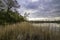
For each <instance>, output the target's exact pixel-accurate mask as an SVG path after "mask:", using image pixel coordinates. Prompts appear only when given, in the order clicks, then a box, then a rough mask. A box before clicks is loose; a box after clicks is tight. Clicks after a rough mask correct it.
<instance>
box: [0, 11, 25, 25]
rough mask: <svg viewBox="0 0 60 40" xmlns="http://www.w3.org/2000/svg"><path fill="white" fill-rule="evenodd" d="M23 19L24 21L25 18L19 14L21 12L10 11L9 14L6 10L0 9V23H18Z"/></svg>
mask: <svg viewBox="0 0 60 40" xmlns="http://www.w3.org/2000/svg"><path fill="white" fill-rule="evenodd" d="M21 21H24V18H23V16H21V15H19V13H16V12H12V11H9V13H8V14H7V13H6V12H5V11H0V24H5V23H16V22H21Z"/></svg>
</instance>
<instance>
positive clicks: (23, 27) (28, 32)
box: [0, 22, 60, 40]
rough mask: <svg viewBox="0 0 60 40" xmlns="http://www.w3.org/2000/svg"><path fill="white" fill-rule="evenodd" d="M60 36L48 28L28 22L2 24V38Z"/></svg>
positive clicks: (47, 39) (37, 39) (49, 38)
mask: <svg viewBox="0 0 60 40" xmlns="http://www.w3.org/2000/svg"><path fill="white" fill-rule="evenodd" d="M59 37H60V35H59V34H54V32H53V33H51V32H50V31H49V30H48V28H47V29H46V30H45V29H44V30H43V28H42V27H39V28H38V27H34V26H32V25H31V24H30V23H27V22H22V23H17V24H11V25H5V26H0V40H60V38H59Z"/></svg>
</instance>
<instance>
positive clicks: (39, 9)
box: [19, 0, 60, 17]
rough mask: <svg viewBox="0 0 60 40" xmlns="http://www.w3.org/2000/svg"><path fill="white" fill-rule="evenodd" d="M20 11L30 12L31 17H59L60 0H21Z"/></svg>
mask: <svg viewBox="0 0 60 40" xmlns="http://www.w3.org/2000/svg"><path fill="white" fill-rule="evenodd" d="M19 4H20V5H21V8H20V10H19V12H25V11H27V12H30V13H31V14H30V17H59V16H60V0H38V1H37V0H20V1H19Z"/></svg>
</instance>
